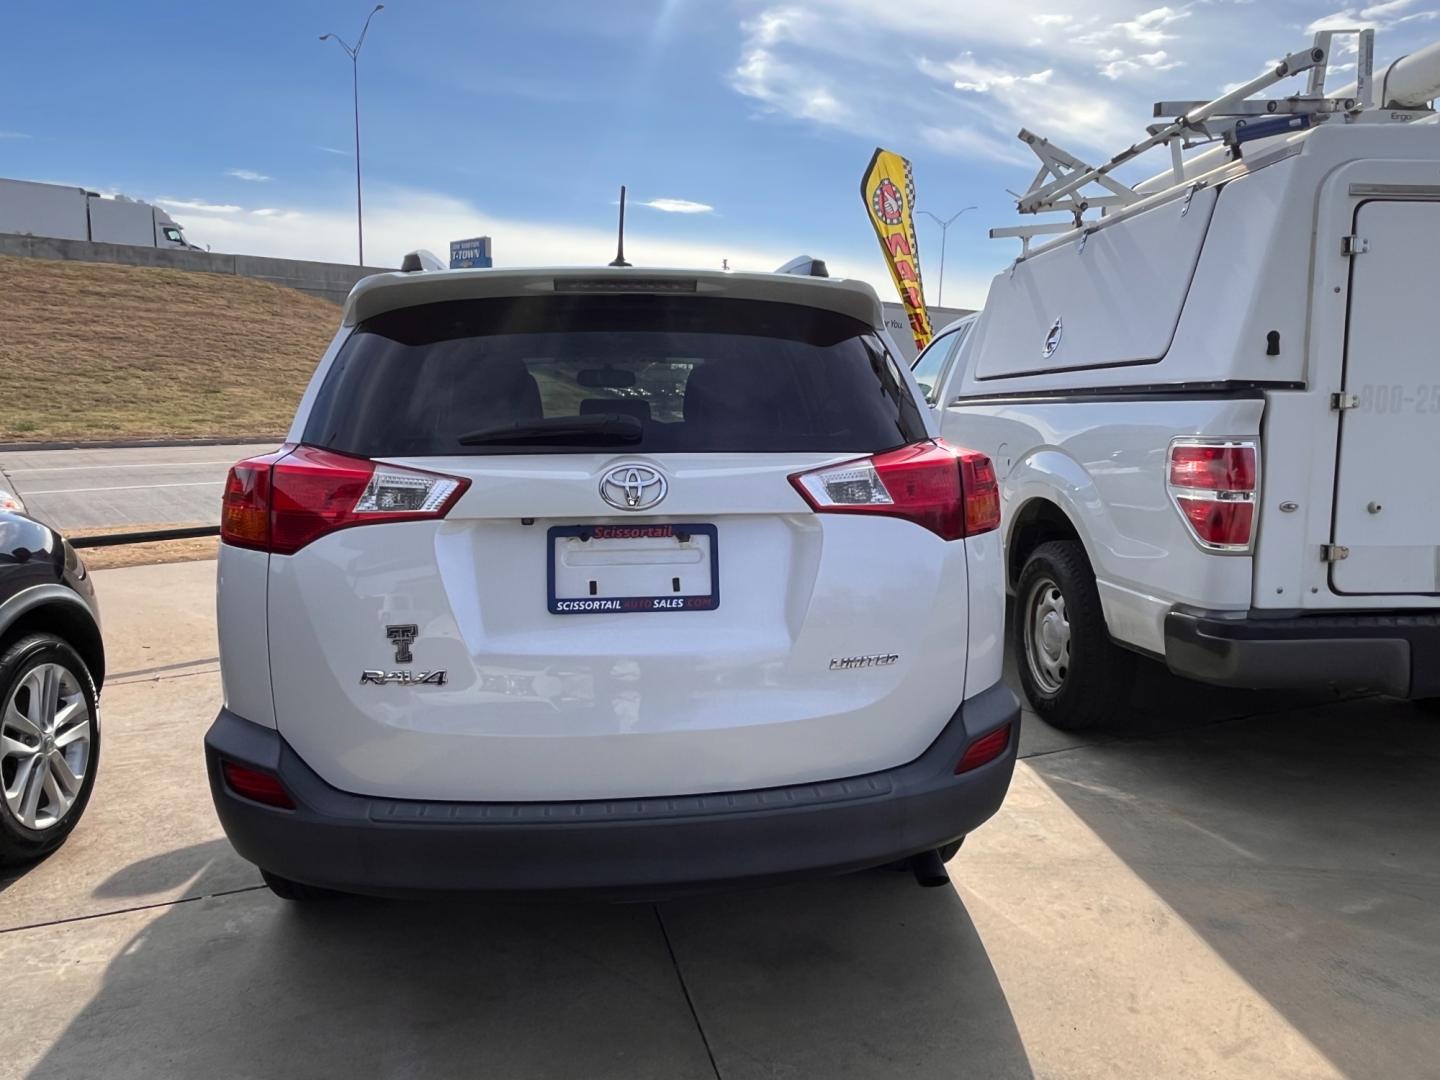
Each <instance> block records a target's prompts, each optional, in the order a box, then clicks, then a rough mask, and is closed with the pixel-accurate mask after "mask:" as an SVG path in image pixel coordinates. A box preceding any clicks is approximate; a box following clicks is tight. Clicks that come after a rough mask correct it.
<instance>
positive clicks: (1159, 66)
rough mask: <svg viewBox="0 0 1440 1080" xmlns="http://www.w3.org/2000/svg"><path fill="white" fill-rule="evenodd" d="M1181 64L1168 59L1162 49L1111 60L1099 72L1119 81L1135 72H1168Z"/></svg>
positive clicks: (1101, 66)
mask: <svg viewBox="0 0 1440 1080" xmlns="http://www.w3.org/2000/svg"><path fill="white" fill-rule="evenodd" d="M1182 63H1183V61H1180V60H1172V59H1170V56H1169V54H1168V53H1167V52H1165V50H1164V49H1157V50H1156V51H1155V52H1152V53H1136V54H1135V55H1134V56H1129V57H1121V58H1120V59H1118V60H1111V61H1110V62H1109V63H1108V64H1101V65H1100V67H1099V71H1100V74H1101V75H1104V76H1105V77H1106V78H1107V79H1119V78H1123V77H1124V76H1126V75H1129V74H1132V73H1133V72H1136V71H1170V70H1172V69H1174V68H1177V67H1180V66H1181V64H1182Z"/></svg>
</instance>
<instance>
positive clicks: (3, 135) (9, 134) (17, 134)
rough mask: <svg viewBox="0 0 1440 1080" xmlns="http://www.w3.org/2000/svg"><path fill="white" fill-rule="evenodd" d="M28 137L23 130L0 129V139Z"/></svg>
mask: <svg viewBox="0 0 1440 1080" xmlns="http://www.w3.org/2000/svg"><path fill="white" fill-rule="evenodd" d="M30 137H31V136H29V135H27V134H26V133H25V132H23V131H0V139H28V138H30Z"/></svg>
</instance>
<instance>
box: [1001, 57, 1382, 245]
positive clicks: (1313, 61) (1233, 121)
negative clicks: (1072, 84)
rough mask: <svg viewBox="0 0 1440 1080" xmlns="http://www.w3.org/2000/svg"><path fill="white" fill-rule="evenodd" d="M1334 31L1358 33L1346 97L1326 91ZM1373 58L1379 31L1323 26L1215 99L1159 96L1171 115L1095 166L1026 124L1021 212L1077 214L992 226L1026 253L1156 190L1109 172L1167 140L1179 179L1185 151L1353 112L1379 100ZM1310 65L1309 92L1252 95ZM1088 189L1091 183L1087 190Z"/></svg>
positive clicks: (1160, 107) (1163, 114)
mask: <svg viewBox="0 0 1440 1080" xmlns="http://www.w3.org/2000/svg"><path fill="white" fill-rule="evenodd" d="M1336 34H1354V35H1356V36H1357V38H1358V55H1357V63H1356V71H1357V76H1358V77H1357V80H1356V82H1355V84H1354V86H1353V88H1351V87H1347V88H1346V89H1345V90H1344V91H1342V94H1344V95H1346V96H1341V97H1327V96H1326V94H1325V75H1326V71H1327V68H1328V65H1329V61H1330V55H1331V41H1332V39H1333V38H1334V37H1335V35H1336ZM1374 61H1375V31H1374V30H1359V29H1357V30H1321V31H1318V32H1317V33H1316V34H1315V39H1314V41H1313V42H1312V43H1311V45H1310V47H1309V48H1305V49H1301V50H1300V51H1299V52H1294V53H1291V54H1290V55H1289V56H1287V57H1285V59H1283V60H1281V61H1280V62H1279V63H1278V64H1276V65H1275V66H1274V67H1272V68H1271V69H1270V70H1269V71H1267V72H1265V73H1264V74H1263V75H1259V76H1257V77H1256V78H1254V79H1251V80H1250V81H1249V82H1247V83H1244V84H1243V85H1241V86H1237V87H1235V88H1234V89H1233V90H1229V91H1227V92H1226V93H1224V94H1221V95H1220V96H1219V97H1217V98H1215V99H1213V100H1211V101H1160V102H1156V104H1155V116H1156V117H1159V118H1162V119H1164V118H1167V117H1168V118H1173V119H1169V120H1168V121H1167V122H1165V123H1160V124H1152V125H1150V126H1149V127H1148V128H1147V129H1146V132H1147V135H1146V138H1144V139H1142V140H1140V141H1139V142H1137V143H1135V144H1134V145H1132V146H1130V147H1128V148H1127V149H1125V150H1122V151H1120V153H1118V154H1116V155H1115V156H1114V157H1112V158H1111V159H1110V160H1109V161H1107V162H1105V163H1104V164H1103V165H1090V164H1088V163H1087V162H1085V161H1082V160H1081V159H1080V158H1078V157H1076V156H1075V155H1074V154H1071V153H1069V152H1067V151H1065V150H1063V149H1061V148H1060V147H1059V146H1056V145H1055V144H1054V143H1052V142H1050V141H1049V140H1048V139H1042V138H1041V137H1040V136H1038V135H1035V134H1033V133H1032V132H1029V131H1026V130H1023V129H1022V130H1021V132H1020V134H1019V136H1018V137H1019V139H1020V141H1021V142H1023V143H1025V145H1026V146H1028V147H1029V148H1030V149H1031V151H1033V152H1034V154H1035V156H1036V157H1038V158H1039V159H1040V170H1039V171H1038V172H1037V173H1036V174H1035V179H1034V180H1032V181H1031V182H1030V186H1029V187H1028V188H1027V189H1026V190H1025V191H1024V193H1023V194H1018V195H1016V194H1015V193H1014V192H1011V194H1012V195H1015V206H1016V209H1017V210H1019V212H1020V213H1022V214H1045V213H1064V214H1068V215H1070V217H1071V220H1070V221H1069V222H1063V223H1062V222H1048V223H1045V224H1037V225H1013V226H1006V227H1003V228H998V229H991V230H990V235H991V236H992V237H1008V236H1014V237H1018V238H1019V240H1020V242H1021V257H1022V258H1023V257H1024V256H1026V255H1028V254H1029V253H1030V240H1031V238H1032V237H1035V236H1043V235H1051V234H1056V233H1067V232H1071V231H1073V230H1075V229H1081V228H1084V227H1085V225H1086V219H1085V218H1084V214H1085V213H1086V211H1088V210H1092V209H1098V210H1100V211H1101V212H1102V213H1103V212H1106V211H1108V210H1110V209H1112V208H1115V209H1118V208H1121V207H1125V206H1129V205H1131V204H1133V203H1137V202H1139V201H1140V200H1141V199H1143V198H1146V197H1148V196H1149V195H1150V194H1152V193H1153V192H1152V191H1151V190H1146V191H1143V192H1142V191H1139V190H1136V188H1134V187H1131V186H1129V185H1127V184H1124V183H1122V182H1121V181H1119V180H1117V179H1116V178H1115V177H1114V176H1113V175H1111V174H1112V173H1114V171H1115V170H1116V169H1118V168H1119V167H1120V166H1122V165H1124V164H1125V163H1127V162H1129V161H1131V160H1133V159H1134V158H1137V157H1139V156H1140V155H1141V154H1143V153H1145V152H1146V151H1148V150H1152V149H1154V148H1155V147H1157V146H1167V147H1169V149H1170V161H1171V170H1172V175H1173V178H1174V182H1175V184H1177V185H1178V184H1183V183H1184V182H1185V161H1184V158H1183V156H1182V151H1184V150H1188V149H1192V148H1194V147H1197V146H1203V145H1205V144H1207V143H1214V142H1219V143H1223V144H1224V145H1226V146H1229V147H1231V148H1232V150H1234V151H1235V152H1236V153H1237V154H1238V148H1239V147H1240V146H1241V145H1242V144H1243V143H1245V142H1248V141H1250V140H1252V139H1261V138H1268V137H1270V136H1274V135H1282V134H1285V133H1287V132H1290V131H1299V130H1303V129H1305V128H1308V127H1310V126H1312V125H1313V124H1316V123H1321V122H1323V121H1325V120H1328V119H1330V118H1331V117H1333V116H1336V115H1340V116H1342V117H1343V118H1353V116H1354V114H1356V113H1359V112H1361V111H1363V110H1364V109H1367V108H1371V107H1373V105H1374V102H1373V100H1372V98H1373V87H1374V78H1373V76H1374ZM1304 72H1309V73H1310V78H1309V81H1308V83H1307V85H1306V88H1305V92H1304V93H1303V94H1294V95H1292V96H1290V97H1286V98H1270V99H1261V100H1250V98H1251V95H1253V94H1258V93H1259V92H1260V91H1262V90H1265V89H1268V88H1269V87H1271V86H1274V85H1275V84H1276V83H1278V82H1282V81H1284V80H1285V79H1289V78H1291V77H1293V76H1295V75H1300V74H1302V73H1304ZM1087 188H1089V189H1091V190H1090V192H1089V193H1087V192H1086V190H1085V189H1087ZM1095 188H1099V189H1100V190H1099V191H1096V190H1095ZM1090 220H1091V221H1092V222H1093V220H1094V219H1093V218H1092V219H1090Z"/></svg>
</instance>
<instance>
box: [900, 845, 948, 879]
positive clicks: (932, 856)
mask: <svg viewBox="0 0 1440 1080" xmlns="http://www.w3.org/2000/svg"><path fill="white" fill-rule="evenodd" d="M910 872H911V873H912V874H914V875H915V884H916V885H919V886H920V887H921V888H923V889H938V888H940V887H941V886H942V885H949V884H950V875H949V874H948V873H946V872H945V861H944V860H943V859H941V858H940V852H938V851H936V850H935V849H934V848H931V849H930V850H929V851H922V852H920V853H919V854H918V855H911V856H910Z"/></svg>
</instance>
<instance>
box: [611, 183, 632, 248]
mask: <svg viewBox="0 0 1440 1080" xmlns="http://www.w3.org/2000/svg"><path fill="white" fill-rule="evenodd" d="M610 265H611V266H629V265H630V264H629V263H628V262H626V261H625V185H624V184H621V185H620V238H619V239H618V240H617V241H616V243H615V259H614V261H613V262H611V263H610Z"/></svg>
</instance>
